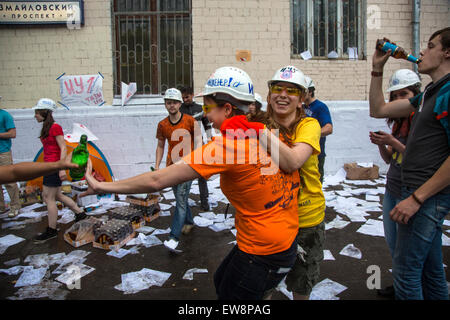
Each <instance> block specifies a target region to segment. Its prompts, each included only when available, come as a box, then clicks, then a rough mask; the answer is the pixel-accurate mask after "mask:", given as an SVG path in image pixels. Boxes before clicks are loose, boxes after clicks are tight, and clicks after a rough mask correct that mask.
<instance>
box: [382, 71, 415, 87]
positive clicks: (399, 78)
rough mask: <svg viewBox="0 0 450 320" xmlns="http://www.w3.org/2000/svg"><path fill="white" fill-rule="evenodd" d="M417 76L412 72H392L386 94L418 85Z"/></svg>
mask: <svg viewBox="0 0 450 320" xmlns="http://www.w3.org/2000/svg"><path fill="white" fill-rule="evenodd" d="M420 84H421V82H420V79H419V76H418V75H417V74H416V73H415V72H414V71H412V70H409V69H400V70H397V71H395V72H394V74H393V75H392V77H391V79H390V80H389V88H388V89H387V90H386V91H387V92H392V91H395V90H400V89H404V88H407V87H409V86H414V85H420Z"/></svg>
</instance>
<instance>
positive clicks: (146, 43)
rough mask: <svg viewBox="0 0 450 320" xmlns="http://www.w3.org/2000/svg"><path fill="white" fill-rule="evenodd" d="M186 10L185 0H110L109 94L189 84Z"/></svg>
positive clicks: (147, 91) (189, 40)
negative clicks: (127, 86) (125, 86)
mask: <svg viewBox="0 0 450 320" xmlns="http://www.w3.org/2000/svg"><path fill="white" fill-rule="evenodd" d="M191 13H192V6H191V1H190V0H114V3H113V19H114V41H113V46H114V59H115V63H114V66H115V69H114V94H116V95H118V94H121V92H120V91H121V82H125V83H130V82H136V86H137V92H136V94H142V95H148V94H161V93H162V92H164V91H165V90H167V89H168V88H172V87H175V88H180V87H183V86H192V31H191V30H192V20H191Z"/></svg>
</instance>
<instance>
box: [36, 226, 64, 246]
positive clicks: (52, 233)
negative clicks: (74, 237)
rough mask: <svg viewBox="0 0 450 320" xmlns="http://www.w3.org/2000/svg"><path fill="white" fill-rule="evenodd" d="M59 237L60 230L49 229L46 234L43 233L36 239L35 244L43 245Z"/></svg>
mask: <svg viewBox="0 0 450 320" xmlns="http://www.w3.org/2000/svg"><path fill="white" fill-rule="evenodd" d="M57 236H58V230H56V229H52V228H50V227H47V229H46V230H45V232H43V233H41V234H40V235H38V236H37V237H35V238H34V242H35V243H43V242H45V241H47V240H50V239H53V238H56V237H57Z"/></svg>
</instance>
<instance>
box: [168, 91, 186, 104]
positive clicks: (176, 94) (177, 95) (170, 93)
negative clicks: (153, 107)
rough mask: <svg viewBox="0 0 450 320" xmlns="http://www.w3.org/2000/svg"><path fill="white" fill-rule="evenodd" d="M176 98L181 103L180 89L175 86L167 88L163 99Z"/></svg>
mask: <svg viewBox="0 0 450 320" xmlns="http://www.w3.org/2000/svg"><path fill="white" fill-rule="evenodd" d="M168 99H170V100H177V101H180V102H181V103H183V98H182V97H181V91H180V90H178V89H175V88H170V89H167V90H166V92H165V93H164V100H168Z"/></svg>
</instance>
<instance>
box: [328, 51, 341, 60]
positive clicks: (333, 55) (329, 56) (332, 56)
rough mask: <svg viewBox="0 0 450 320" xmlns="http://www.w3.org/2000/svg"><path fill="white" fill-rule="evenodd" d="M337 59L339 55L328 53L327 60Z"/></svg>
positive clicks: (333, 52)
mask: <svg viewBox="0 0 450 320" xmlns="http://www.w3.org/2000/svg"><path fill="white" fill-rule="evenodd" d="M337 58H339V55H338V53H337V52H336V51H334V50H333V51H330V52H329V53H328V59H337Z"/></svg>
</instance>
